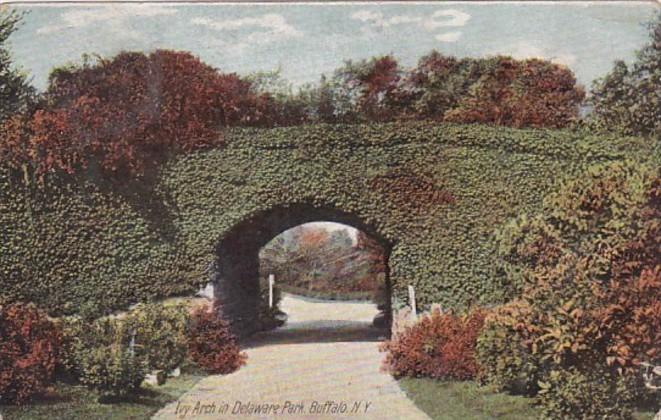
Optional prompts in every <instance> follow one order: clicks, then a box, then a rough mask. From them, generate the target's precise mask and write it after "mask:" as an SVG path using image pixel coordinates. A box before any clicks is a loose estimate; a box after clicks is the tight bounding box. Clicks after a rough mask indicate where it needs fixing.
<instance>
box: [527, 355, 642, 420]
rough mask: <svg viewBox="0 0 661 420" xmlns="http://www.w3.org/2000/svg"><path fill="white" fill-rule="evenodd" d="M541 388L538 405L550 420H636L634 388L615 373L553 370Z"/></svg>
mask: <svg viewBox="0 0 661 420" xmlns="http://www.w3.org/2000/svg"><path fill="white" fill-rule="evenodd" d="M540 387H541V389H540V391H539V394H538V397H537V401H538V402H539V403H540V405H541V407H542V412H543V414H544V416H545V417H546V418H548V419H563V420H564V419H566V420H575V419H580V420H592V419H631V418H632V414H633V412H632V409H631V407H632V404H633V403H634V402H635V401H636V395H635V393H634V392H633V391H632V384H629V383H626V380H625V379H624V378H622V377H615V378H614V377H613V375H612V373H611V372H604V371H602V370H594V371H589V372H581V371H579V370H576V369H573V368H572V369H567V370H552V371H551V372H550V373H549V374H548V376H547V377H546V379H545V382H541V383H540Z"/></svg>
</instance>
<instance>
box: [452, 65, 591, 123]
mask: <svg viewBox="0 0 661 420" xmlns="http://www.w3.org/2000/svg"><path fill="white" fill-rule="evenodd" d="M584 97H585V93H584V91H583V89H582V88H581V87H580V86H577V85H576V78H575V77H574V74H573V72H572V71H571V70H569V69H568V68H566V67H563V66H560V65H558V64H553V63H550V62H548V61H545V60H539V59H527V60H522V61H520V60H514V59H513V58H511V57H503V56H498V57H493V58H490V59H488V60H487V69H486V70H485V71H484V73H483V74H482V75H481V76H480V77H479V79H478V80H477V81H476V82H475V83H473V84H472V85H471V86H470V88H469V91H468V93H467V94H466V95H465V96H464V97H462V98H461V99H460V100H459V102H458V104H457V107H455V108H453V109H451V110H449V111H447V112H446V113H445V115H444V119H445V120H446V121H451V122H460V123H482V124H494V125H505V126H510V127H556V128H559V127H565V126H567V125H569V124H570V123H571V122H572V121H574V120H576V119H577V118H578V111H579V106H580V104H581V102H582V101H583V99H584Z"/></svg>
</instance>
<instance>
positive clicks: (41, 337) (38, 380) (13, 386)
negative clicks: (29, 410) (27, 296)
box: [0, 304, 60, 404]
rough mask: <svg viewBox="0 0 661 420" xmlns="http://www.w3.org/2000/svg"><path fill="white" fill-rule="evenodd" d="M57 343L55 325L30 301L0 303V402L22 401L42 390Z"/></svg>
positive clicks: (47, 381) (51, 370)
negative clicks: (25, 302) (26, 302)
mask: <svg viewBox="0 0 661 420" xmlns="http://www.w3.org/2000/svg"><path fill="white" fill-rule="evenodd" d="M59 346H60V334H59V333H58V331H57V329H56V327H55V325H54V324H53V323H52V322H51V321H50V320H48V319H47V318H46V316H45V315H44V314H43V313H42V312H41V311H39V310H38V309H37V308H36V307H35V306H34V305H23V304H13V305H6V306H0V404H23V403H26V402H28V401H29V400H30V399H31V398H32V397H33V396H35V395H39V394H42V393H44V392H45V391H46V389H47V387H48V385H49V384H50V383H51V380H52V378H53V373H54V371H55V365H56V362H57V357H58V352H59Z"/></svg>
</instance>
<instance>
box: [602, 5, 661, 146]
mask: <svg viewBox="0 0 661 420" xmlns="http://www.w3.org/2000/svg"><path fill="white" fill-rule="evenodd" d="M649 28H650V30H649V33H650V42H649V43H648V44H647V45H645V46H644V47H643V48H642V49H641V50H640V51H638V52H637V54H636V61H635V62H634V63H633V65H632V66H631V67H629V66H627V65H626V63H624V61H621V60H618V61H616V62H615V65H614V66H613V70H612V71H611V72H610V73H608V74H607V75H606V76H604V77H603V78H601V79H599V80H597V81H595V83H594V84H593V86H592V92H591V98H590V102H591V104H592V105H593V107H594V115H593V117H592V120H593V122H595V123H596V124H597V125H598V126H602V127H605V128H608V129H617V130H620V131H622V132H624V133H625V134H633V135H642V136H654V137H656V138H659V136H660V135H661V118H659V116H660V115H661V12H658V13H657V14H656V17H655V19H654V20H653V21H652V22H651V23H650V25H649Z"/></svg>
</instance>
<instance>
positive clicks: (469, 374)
mask: <svg viewBox="0 0 661 420" xmlns="http://www.w3.org/2000/svg"><path fill="white" fill-rule="evenodd" d="M485 315H486V312H485V310H482V309H477V310H474V311H471V312H470V313H469V314H468V315H464V316H458V315H454V314H451V313H441V312H440V311H439V310H435V311H433V312H432V313H431V315H425V316H423V317H422V318H421V319H420V320H419V321H418V322H417V323H416V324H414V325H413V326H410V327H407V328H406V329H405V330H404V331H403V332H401V333H398V334H397V335H395V337H394V338H393V339H392V340H390V341H387V342H385V343H384V344H383V345H382V347H381V350H382V351H386V352H387V355H386V358H385V360H384V366H385V368H386V369H387V370H388V371H390V372H391V373H392V375H393V376H394V377H396V378H401V377H404V376H410V377H428V378H435V379H459V380H466V379H472V378H474V377H475V376H476V375H477V373H478V370H479V367H478V365H477V362H476V360H475V345H476V342H477V337H478V335H479V334H480V332H481V331H482V326H483V325H484V318H485Z"/></svg>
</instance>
